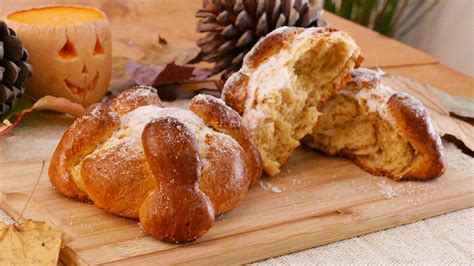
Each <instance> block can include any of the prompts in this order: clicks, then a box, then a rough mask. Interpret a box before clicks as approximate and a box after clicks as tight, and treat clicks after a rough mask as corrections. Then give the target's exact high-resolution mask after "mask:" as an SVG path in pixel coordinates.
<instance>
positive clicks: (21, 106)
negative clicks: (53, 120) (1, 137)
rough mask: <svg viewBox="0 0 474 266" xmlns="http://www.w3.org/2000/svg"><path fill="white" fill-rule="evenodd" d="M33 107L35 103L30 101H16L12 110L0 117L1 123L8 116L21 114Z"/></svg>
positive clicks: (22, 99)
mask: <svg viewBox="0 0 474 266" xmlns="http://www.w3.org/2000/svg"><path fill="white" fill-rule="evenodd" d="M32 106H33V102H32V101H31V100H30V99H26V98H21V99H16V100H15V102H14V103H13V106H12V108H11V109H10V110H8V111H6V112H5V113H3V114H2V115H0V123H1V122H2V121H3V120H5V119H6V118H7V117H8V116H10V115H11V114H13V113H21V112H22V111H23V110H26V109H28V108H31V107H32Z"/></svg>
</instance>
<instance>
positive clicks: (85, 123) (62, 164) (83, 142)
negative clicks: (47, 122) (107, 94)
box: [48, 104, 120, 200]
mask: <svg viewBox="0 0 474 266" xmlns="http://www.w3.org/2000/svg"><path fill="white" fill-rule="evenodd" d="M119 123H120V121H119V118H118V116H117V115H116V114H115V113H113V112H112V111H111V110H110V109H109V108H108V107H107V106H106V105H104V104H96V105H92V106H90V107H89V108H88V109H87V110H86V112H85V113H84V114H83V115H82V116H81V117H79V118H78V119H76V120H75V121H74V123H73V124H72V126H71V127H70V128H69V129H67V130H66V132H65V133H64V135H63V137H62V138H61V141H60V142H59V144H58V146H57V147H56V150H55V151H54V154H53V157H52V159H51V163H50V166H49V173H48V174H49V180H50V182H51V184H53V186H54V187H55V188H56V189H57V190H58V191H59V192H61V193H63V194H64V195H66V196H68V197H71V198H75V199H79V200H88V199H89V197H88V195H87V193H86V192H85V191H81V190H80V189H79V188H78V187H77V185H76V183H75V182H74V177H73V173H72V166H73V164H75V163H76V162H77V161H79V160H81V159H82V157H84V156H86V155H87V154H89V153H91V152H92V151H93V150H94V149H95V148H96V147H97V146H98V145H99V144H100V143H102V142H104V141H105V140H106V139H107V138H108V137H110V135H112V133H113V131H114V130H115V129H117V128H118V126H119Z"/></svg>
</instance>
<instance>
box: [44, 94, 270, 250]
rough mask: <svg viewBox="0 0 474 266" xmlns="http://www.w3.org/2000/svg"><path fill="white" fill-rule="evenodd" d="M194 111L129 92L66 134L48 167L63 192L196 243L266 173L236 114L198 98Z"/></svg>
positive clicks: (94, 109) (158, 233)
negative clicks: (262, 173)
mask: <svg viewBox="0 0 474 266" xmlns="http://www.w3.org/2000/svg"><path fill="white" fill-rule="evenodd" d="M189 109H190V110H184V109H178V108H162V107H160V99H159V98H158V96H157V94H156V91H154V89H152V88H148V87H136V88H133V89H130V90H127V91H125V92H123V93H122V94H120V95H119V96H118V97H117V98H116V99H114V100H113V101H112V102H111V104H110V106H107V105H104V104H97V105H94V106H91V107H90V108H89V109H88V110H87V112H86V113H85V114H84V115H83V116H82V117H80V118H78V119H76V121H74V123H73V124H72V126H71V127H70V128H69V129H68V130H67V131H66V132H65V133H64V135H63V137H62V139H61V141H60V143H59V145H58V147H57V148H56V151H55V152H54V155H53V158H52V160H51V165H50V168H49V178H50V181H51V183H52V184H53V185H54V187H55V188H56V189H57V190H58V191H59V192H61V193H63V194H64V195H66V196H68V197H72V198H76V199H79V200H83V201H91V202H93V203H94V204H95V205H97V206H98V207H100V208H102V209H104V210H106V211H108V212H111V213H114V214H117V215H120V216H124V217H130V218H135V219H140V222H141V223H142V225H143V227H144V229H145V230H146V231H147V232H148V233H150V234H151V235H153V236H154V237H156V238H158V239H161V240H164V241H167V242H173V243H181V242H188V241H193V240H195V239H197V238H199V237H200V236H202V235H203V234H205V233H206V232H207V231H208V230H209V229H210V228H211V226H212V225H213V224H214V219H215V215H218V214H222V213H225V212H227V211H229V210H231V209H233V208H235V207H236V206H237V205H238V203H239V202H240V200H241V199H242V198H243V197H244V195H245V193H246V191H247V190H248V188H249V185H250V184H251V183H253V182H255V181H257V180H258V179H259V177H260V175H261V172H262V167H261V159H260V155H259V154H258V151H257V149H256V148H255V147H254V145H253V144H252V143H251V142H250V134H249V133H248V131H247V129H246V128H245V127H244V126H243V124H242V121H241V118H240V116H239V114H238V113H237V112H235V111H234V110H232V109H231V108H229V107H228V106H226V105H225V103H224V102H223V101H221V100H220V99H217V98H214V97H211V96H204V95H199V96H196V97H195V98H194V99H192V100H191V103H190V105H189Z"/></svg>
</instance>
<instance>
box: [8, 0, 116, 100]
mask: <svg viewBox="0 0 474 266" xmlns="http://www.w3.org/2000/svg"><path fill="white" fill-rule="evenodd" d="M5 20H6V22H7V24H8V25H9V26H10V27H11V28H12V29H13V30H15V31H16V33H17V35H18V36H19V37H20V39H21V41H22V42H23V45H24V46H25V48H26V49H27V50H28V52H29V63H30V64H31V65H33V69H34V73H33V77H32V78H31V79H29V80H28V82H27V83H26V84H25V87H26V94H28V95H30V96H32V97H34V98H40V97H41V96H44V95H53V96H58V97H65V98H68V99H70V100H72V101H75V102H78V103H81V104H82V105H84V106H87V105H89V104H91V103H94V102H98V101H100V100H101V98H102V97H103V96H104V94H105V92H106V91H107V87H108V86H109V82H110V75H111V68H112V40H111V35H110V27H109V23H108V20H107V16H106V15H105V14H104V13H103V12H102V11H100V10H98V9H95V8H89V7H79V6H51V7H42V8H33V9H29V10H21V11H16V12H13V13H10V14H7V15H6V16H5Z"/></svg>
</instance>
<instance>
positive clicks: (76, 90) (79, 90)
mask: <svg viewBox="0 0 474 266" xmlns="http://www.w3.org/2000/svg"><path fill="white" fill-rule="evenodd" d="M98 82H99V73H96V74H95V77H94V78H93V79H92V81H91V82H90V83H89V84H88V85H86V86H85V87H79V86H76V85H74V84H73V83H72V82H70V81H68V80H67V79H65V80H64V84H65V85H66V87H67V88H68V89H69V90H70V91H71V92H72V93H73V94H75V95H78V96H80V97H81V98H84V97H85V96H86V94H87V93H88V92H89V91H93V90H95V88H96V87H97V83H98Z"/></svg>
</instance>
